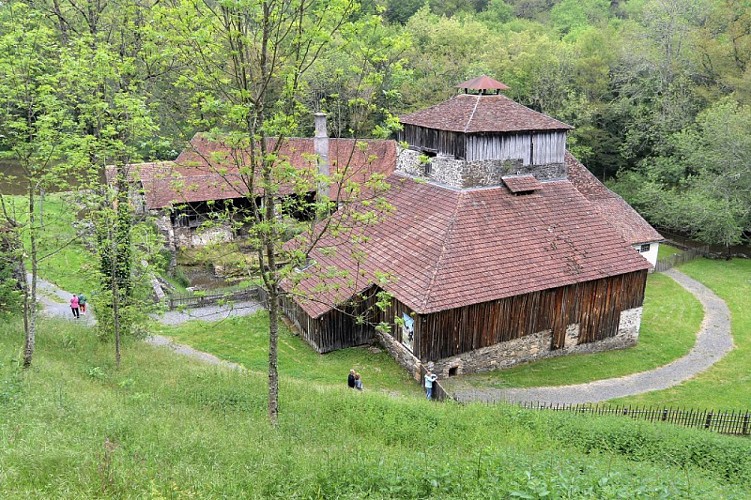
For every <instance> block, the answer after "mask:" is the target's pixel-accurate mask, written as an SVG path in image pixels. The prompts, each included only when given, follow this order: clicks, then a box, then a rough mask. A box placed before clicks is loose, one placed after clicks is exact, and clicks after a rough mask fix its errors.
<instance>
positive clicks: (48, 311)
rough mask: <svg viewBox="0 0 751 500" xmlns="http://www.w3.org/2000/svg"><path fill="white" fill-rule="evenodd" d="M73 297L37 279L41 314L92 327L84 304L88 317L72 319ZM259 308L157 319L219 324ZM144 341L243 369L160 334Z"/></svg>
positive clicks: (243, 305)
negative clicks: (226, 319)
mask: <svg viewBox="0 0 751 500" xmlns="http://www.w3.org/2000/svg"><path fill="white" fill-rule="evenodd" d="M28 279H29V281H31V275H30V274H29V275H28ZM72 296H73V294H72V293H71V292H66V291H65V290H62V289H60V288H59V287H58V286H57V285H54V284H53V283H50V282H49V281H45V280H43V279H41V278H37V299H38V301H39V302H40V303H41V304H42V306H43V308H42V311H43V313H44V314H45V315H47V316H56V317H61V318H67V319H69V320H70V321H80V322H82V323H84V324H87V325H95V324H96V319H95V317H94V314H93V313H92V312H91V305H90V304H87V305H88V307H87V314H86V315H85V316H84V315H81V317H80V319H78V320H76V319H75V318H74V317H73V313H72V312H71V310H70V306H69V302H68V301H69V300H70V298H71V297H72ZM262 308H263V306H262V305H261V304H259V303H257V302H251V301H247V302H238V303H235V304H230V305H222V306H207V307H201V308H197V309H186V310H184V311H169V312H167V313H165V314H164V315H162V316H161V317H158V318H157V319H158V320H159V321H160V322H161V323H163V324H165V325H179V324H181V323H185V322H186V321H193V320H201V321H219V320H222V319H225V318H229V317H231V316H247V315H249V314H253V313H255V312H256V311H258V310H259V309H262ZM146 342H148V343H149V344H152V345H155V346H159V347H168V348H169V349H172V350H173V351H175V352H176V353H178V354H181V355H183V356H188V357H190V358H193V359H196V360H198V361H202V362H204V363H208V364H211V365H218V366H225V367H227V368H230V369H233V370H244V368H243V367H242V366H240V365H238V364H236V363H230V362H228V361H223V360H221V359H219V358H217V357H216V356H214V355H213V354H209V353H206V352H201V351H197V350H195V349H193V348H192V347H190V346H187V345H182V344H176V343H174V342H173V341H172V339H170V338H169V337H164V336H162V335H153V336H151V337H148V338H147V339H146Z"/></svg>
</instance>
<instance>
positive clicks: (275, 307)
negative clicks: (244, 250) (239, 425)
mask: <svg viewBox="0 0 751 500" xmlns="http://www.w3.org/2000/svg"><path fill="white" fill-rule="evenodd" d="M264 176H266V177H269V179H268V180H270V169H269V168H265V169H264ZM267 185H268V184H267ZM265 209H266V220H267V221H273V220H274V217H275V213H274V212H275V211H276V207H275V200H274V197H273V195H269V194H267V195H266V207H265ZM269 231H270V233H266V237H265V240H266V241H265V250H266V262H267V264H268V271H267V272H268V275H269V279H268V280H267V282H266V283H267V288H268V290H269V421H270V422H271V425H272V426H274V427H276V425H277V418H278V416H279V369H278V350H279V274H278V271H277V269H276V254H275V252H276V247H275V245H274V243H275V242H276V241H277V236H276V234H275V232H276V229H275V226H274V224H273V223H272V224H271V227H270V229H269Z"/></svg>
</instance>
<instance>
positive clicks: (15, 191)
mask: <svg viewBox="0 0 751 500" xmlns="http://www.w3.org/2000/svg"><path fill="white" fill-rule="evenodd" d="M9 177H15V179H9ZM72 177H73V178H71V179H68V181H69V182H70V185H71V186H76V184H77V183H76V180H75V176H72ZM23 179H24V171H23V169H22V168H21V167H20V165H18V163H16V162H13V161H8V160H0V194H9V195H23V194H26V183H25V182H24V180H23ZM102 179H104V178H103V177H102ZM54 191H60V189H59V188H57V189H50V190H49V191H48V192H54Z"/></svg>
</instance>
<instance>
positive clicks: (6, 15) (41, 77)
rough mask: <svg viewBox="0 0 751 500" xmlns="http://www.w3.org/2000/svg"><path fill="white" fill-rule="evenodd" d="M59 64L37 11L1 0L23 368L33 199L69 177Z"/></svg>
mask: <svg viewBox="0 0 751 500" xmlns="http://www.w3.org/2000/svg"><path fill="white" fill-rule="evenodd" d="M59 62H60V47H59V44H58V43H57V40H56V38H55V36H54V32H53V31H52V30H51V29H49V27H47V26H46V25H45V22H44V17H43V16H42V14H41V13H40V12H38V11H36V10H35V9H33V8H31V7H30V6H29V5H28V4H27V3H26V2H16V1H9V2H4V3H2V4H0V151H3V153H2V154H3V156H4V157H7V158H10V159H12V160H14V161H15V162H16V163H17V164H18V165H19V166H20V168H21V170H22V172H23V173H22V178H21V179H16V182H19V183H22V184H23V185H24V186H26V195H25V199H26V203H25V207H23V208H22V209H21V210H20V213H18V215H14V214H12V212H10V211H5V210H4V212H3V214H2V217H4V223H3V227H5V228H6V229H10V230H11V231H19V232H20V231H23V232H25V233H26V239H27V241H28V252H27V253H26V255H27V256H28V257H24V258H23V261H24V262H25V263H26V264H27V266H28V267H29V268H30V273H31V278H30V283H29V285H28V286H26V287H24V297H23V308H24V332H25V342H24V350H23V366H24V367H27V368H28V367H29V366H31V364H32V360H33V355H34V350H35V345H36V318H37V308H36V303H37V278H38V271H39V269H38V266H39V260H40V258H41V256H40V254H39V238H40V237H41V234H42V232H43V227H42V225H41V221H40V220H39V207H38V203H37V199H38V198H39V197H40V196H41V195H42V194H43V193H44V190H45V189H49V188H50V187H51V186H54V185H58V186H59V185H65V184H66V179H67V178H68V175H67V174H68V171H67V169H66V167H65V166H64V165H62V164H60V163H59V161H60V160H61V158H62V157H63V147H61V144H64V143H65V142H66V140H67V134H68V133H69V132H70V130H71V128H72V121H71V116H70V115H69V114H68V113H67V111H68V108H67V107H66V106H65V103H64V102H63V100H62V99H61V96H60V94H59V92H58V90H57V89H58V87H59V85H60V83H61V78H62V75H61V68H60V65H59ZM18 238H19V240H20V235H19V236H18ZM25 281H26V280H25V277H24V283H25Z"/></svg>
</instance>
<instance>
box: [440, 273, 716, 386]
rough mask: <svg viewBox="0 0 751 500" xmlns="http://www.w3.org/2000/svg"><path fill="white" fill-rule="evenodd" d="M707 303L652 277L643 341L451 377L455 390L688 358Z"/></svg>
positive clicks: (575, 377)
mask: <svg viewBox="0 0 751 500" xmlns="http://www.w3.org/2000/svg"><path fill="white" fill-rule="evenodd" d="M702 318H703V312H702V308H701V304H700V303H699V301H698V300H697V299H696V298H694V297H693V296H692V295H691V294H690V293H689V292H687V291H686V290H684V289H683V288H682V287H681V286H680V285H678V284H677V283H676V282H675V281H673V280H672V279H670V278H669V277H667V276H665V275H662V274H651V275H650V276H649V278H648V280H647V288H646V292H645V299H644V311H643V316H642V324H641V330H640V334H639V343H638V344H637V345H636V346H634V347H631V348H628V349H624V350H618V351H609V352H602V353H596V354H580V355H572V356H562V357H559V358H553V359H548V360H544V361H538V362H535V363H529V364H524V365H520V366H516V367H514V368H510V369H507V370H498V371H494V372H489V373H484V374H475V375H464V376H460V377H455V378H451V379H448V380H447V381H445V382H444V385H445V386H446V387H447V388H448V389H449V390H452V389H458V388H460V387H462V386H467V385H468V386H470V387H473V386H474V387H482V386H486V387H487V386H491V387H539V386H555V385H568V384H578V383H584V382H590V381H592V380H601V379H606V378H612V377H620V376H623V375H628V374H630V373H637V372H640V371H645V370H650V369H652V368H656V367H658V366H662V365H664V364H667V363H669V362H671V361H673V360H675V359H677V358H679V357H681V356H684V355H685V354H686V353H688V351H689V350H690V349H691V347H692V346H693V345H694V342H695V341H696V333H697V332H698V331H699V326H700V324H701V321H702Z"/></svg>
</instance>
